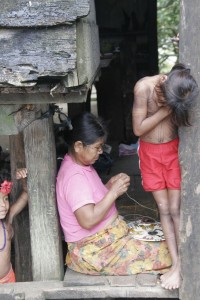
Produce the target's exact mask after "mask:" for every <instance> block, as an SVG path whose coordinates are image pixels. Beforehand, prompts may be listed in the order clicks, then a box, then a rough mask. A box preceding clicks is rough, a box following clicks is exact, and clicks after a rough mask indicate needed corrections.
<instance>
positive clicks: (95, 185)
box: [56, 155, 117, 242]
mask: <svg viewBox="0 0 200 300" xmlns="http://www.w3.org/2000/svg"><path fill="white" fill-rule="evenodd" d="M107 192H108V189H107V188H106V186H105V185H104V184H103V182H102V181H101V179H100V177H99V175H98V174H97V172H96V171H95V169H94V168H93V166H81V165H78V164H76V163H75V162H74V161H73V160H72V159H71V157H70V156H69V155H65V157H64V160H63V162H62V164H61V167H60V170H59V172H58V176H57V183H56V194H57V204H58V212H59V215H60V223H61V227H62V230H63V233H64V236H65V241H66V242H76V241H79V240H82V239H83V238H85V237H88V236H90V235H93V234H95V233H97V232H98V231H99V230H100V229H102V228H103V227H104V226H105V225H106V223H107V222H108V220H109V219H110V218H111V217H112V216H113V215H114V214H115V213H116V212H117V209H116V207H115V203H114V204H113V205H112V206H111V208H110V210H109V211H108V213H107V215H106V216H105V218H104V220H103V221H101V222H100V223H99V224H98V225H96V226H94V227H93V228H92V229H90V230H87V229H84V228H82V227H81V226H80V225H79V223H78V221H77V219H76V216H75V214H74V212H75V211H76V210H77V209H78V208H80V207H82V206H84V205H86V204H89V203H94V204H96V203H98V202H99V201H101V200H102V199H103V197H104V196H105V194H106V193H107Z"/></svg>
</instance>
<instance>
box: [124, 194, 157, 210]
mask: <svg viewBox="0 0 200 300" xmlns="http://www.w3.org/2000/svg"><path fill="white" fill-rule="evenodd" d="M126 195H127V196H128V198H129V199H131V200H133V201H134V202H135V203H136V204H138V205H139V206H141V207H143V208H146V209H149V210H152V211H155V212H157V210H156V209H152V208H150V207H147V206H145V205H142V204H140V203H139V202H137V201H136V200H135V199H134V198H131V196H129V194H128V193H127V192H126Z"/></svg>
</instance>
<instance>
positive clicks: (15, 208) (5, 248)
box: [0, 168, 28, 284]
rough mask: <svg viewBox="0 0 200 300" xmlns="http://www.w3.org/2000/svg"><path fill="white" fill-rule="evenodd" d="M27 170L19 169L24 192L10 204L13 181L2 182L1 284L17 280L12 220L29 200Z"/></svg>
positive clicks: (18, 176) (0, 201)
mask: <svg viewBox="0 0 200 300" xmlns="http://www.w3.org/2000/svg"><path fill="white" fill-rule="evenodd" d="M26 176H27V170H26V169H25V168H23V169H17V171H16V178H17V179H22V187H23V190H22V193H21V194H20V196H19V198H18V199H17V200H16V201H15V202H14V203H13V204H12V205H11V206H10V209H9V201H8V195H9V193H10V191H11V188H12V182H10V181H7V180H4V181H3V182H2V183H1V184H0V284H1V283H9V282H15V273H14V271H13V269H12V264H11V239H12V237H13V229H12V221H13V218H14V217H15V216H16V215H18V214H19V213H20V212H21V211H22V210H23V208H24V207H25V206H26V204H27V202H28V194H27V187H26V181H25V179H24V178H26Z"/></svg>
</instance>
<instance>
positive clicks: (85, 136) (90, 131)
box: [66, 112, 107, 148]
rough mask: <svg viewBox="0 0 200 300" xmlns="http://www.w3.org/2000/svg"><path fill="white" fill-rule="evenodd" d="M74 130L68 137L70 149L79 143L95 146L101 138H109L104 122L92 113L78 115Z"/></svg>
mask: <svg viewBox="0 0 200 300" xmlns="http://www.w3.org/2000/svg"><path fill="white" fill-rule="evenodd" d="M71 123H72V130H70V131H69V132H68V134H67V136H66V140H67V143H68V146H69V148H71V146H73V144H74V143H75V142H77V141H81V142H82V143H83V144H84V145H91V144H94V143H95V142H96V141H97V140H98V139H99V138H104V139H106V138H107V129H106V125H105V123H104V121H103V120H102V119H101V118H100V117H97V116H95V115H93V114H92V113H89V112H83V113H81V114H78V115H76V116H75V117H74V118H73V119H72V121H71Z"/></svg>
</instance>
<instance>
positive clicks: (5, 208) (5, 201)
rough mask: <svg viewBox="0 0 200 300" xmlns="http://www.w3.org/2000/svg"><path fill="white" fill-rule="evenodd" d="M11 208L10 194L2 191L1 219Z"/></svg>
mask: <svg viewBox="0 0 200 300" xmlns="http://www.w3.org/2000/svg"><path fill="white" fill-rule="evenodd" d="M8 210H9V201H8V195H5V194H3V193H1V192H0V220H1V219H4V218H5V216H6V215H7V213H8Z"/></svg>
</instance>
